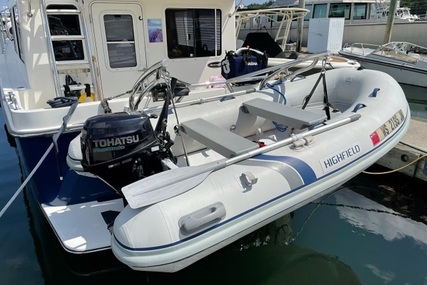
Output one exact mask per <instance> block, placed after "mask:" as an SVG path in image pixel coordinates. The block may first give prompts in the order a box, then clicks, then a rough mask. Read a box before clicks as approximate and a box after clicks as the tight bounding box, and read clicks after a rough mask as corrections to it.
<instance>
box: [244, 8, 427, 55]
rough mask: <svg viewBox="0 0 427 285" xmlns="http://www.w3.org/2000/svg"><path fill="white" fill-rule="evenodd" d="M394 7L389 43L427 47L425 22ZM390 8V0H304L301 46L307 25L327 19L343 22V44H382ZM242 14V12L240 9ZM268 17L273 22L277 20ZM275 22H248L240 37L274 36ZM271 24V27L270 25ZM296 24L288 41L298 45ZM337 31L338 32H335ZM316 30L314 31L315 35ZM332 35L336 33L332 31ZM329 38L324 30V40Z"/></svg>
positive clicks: (304, 43)
mask: <svg viewBox="0 0 427 285" xmlns="http://www.w3.org/2000/svg"><path fill="white" fill-rule="evenodd" d="M299 3H300V1H299V0H296V1H294V0H278V1H275V2H274V3H273V5H272V6H270V7H269V8H271V9H280V8H292V9H296V8H297V7H300V6H299V5H300V4H299ZM396 4H397V7H396V11H395V15H394V19H393V21H394V24H393V32H392V34H391V41H406V42H413V43H417V44H419V45H421V46H427V40H426V38H425V37H422V36H420V35H423V34H424V32H423V31H424V30H425V28H426V25H427V22H426V21H425V20H421V19H419V17H418V16H417V15H413V14H412V13H411V10H410V8H408V7H405V6H400V5H399V1H397V3H396ZM390 6H391V1H390V0H383V1H379V0H363V1H359V0H358V1H354V0H350V1H348V0H306V1H304V7H303V8H305V9H307V10H309V11H310V12H309V13H308V14H307V15H306V16H305V17H304V24H303V34H302V36H303V38H302V39H300V40H301V43H302V46H304V47H308V41H309V37H310V36H309V35H310V30H309V22H310V20H311V19H313V20H316V22H317V20H321V19H324V20H327V19H331V20H333V19H337V18H342V19H344V33H343V35H342V45H344V44H352V43H360V42H366V43H372V44H383V39H384V36H385V34H386V26H387V21H388V16H389V10H390ZM242 11H243V12H244V13H246V12H245V9H242ZM277 17H278V15H276V18H275V17H273V16H271V18H273V19H277ZM275 23H276V22H275V21H274V20H270V19H269V18H264V19H263V20H262V21H257V22H248V23H247V24H246V26H244V27H242V30H241V31H242V32H241V34H242V35H241V38H242V39H244V37H245V33H246V31H245V30H246V29H250V30H260V31H261V30H262V31H268V32H269V33H270V34H271V35H274V34H275V33H276V31H277V29H278V25H275ZM272 24H273V25H272ZM335 25H336V23H335ZM297 26H298V25H297V23H296V22H294V24H293V25H292V27H291V30H290V33H289V34H290V36H289V37H288V38H287V40H288V41H289V42H293V43H295V42H297V41H298V37H299V32H298V28H297ZM338 31H339V30H338ZM318 32H319V31H318V30H316V32H315V33H318ZM334 32H337V30H335V31H334ZM328 37H332V35H329V34H328V33H327V32H326V30H325V32H324V38H326V39H327V38H328Z"/></svg>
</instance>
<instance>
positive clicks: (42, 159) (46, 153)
mask: <svg viewBox="0 0 427 285" xmlns="http://www.w3.org/2000/svg"><path fill="white" fill-rule="evenodd" d="M52 148H53V143H51V144H50V146H49V147H48V148H47V150H46V152H45V153H44V154H43V156H42V158H41V159H40V160H39V162H37V164H36V166H35V167H34V169H33V170H32V171H31V172H30V174H29V175H28V176H27V178H26V179H25V181H24V183H22V185H21V187H19V188H18V190H16V192H15V194H13V196H12V198H10V200H9V202H7V204H6V205H5V206H4V207H3V209H2V210H1V212H0V219H1V217H2V216H3V214H4V213H5V212H6V210H7V209H8V208H9V207H10V205H11V204H12V203H13V201H15V199H16V197H18V195H19V194H20V193H21V192H22V189H24V187H25V186H26V185H27V183H28V181H30V179H31V177H33V175H34V173H35V172H36V171H37V169H39V167H40V165H41V164H42V162H43V161H44V160H45V159H46V157H47V155H48V154H49V152H50V151H51V150H52Z"/></svg>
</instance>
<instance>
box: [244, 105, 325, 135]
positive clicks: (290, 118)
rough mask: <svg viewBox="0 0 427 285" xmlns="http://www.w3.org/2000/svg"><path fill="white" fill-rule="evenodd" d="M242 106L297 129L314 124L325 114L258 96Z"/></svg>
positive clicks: (248, 110) (251, 111) (322, 118)
mask: <svg viewBox="0 0 427 285" xmlns="http://www.w3.org/2000/svg"><path fill="white" fill-rule="evenodd" d="M243 107H244V108H243V110H244V111H245V112H246V113H250V114H253V115H256V116H259V117H263V118H266V119H269V120H272V121H275V122H277V123H280V124H284V125H287V126H291V127H294V128H297V129H303V128H307V127H310V126H314V125H317V124H319V123H322V122H323V121H325V120H326V115H325V114H319V113H315V112H310V111H307V110H303V109H298V108H294V107H291V106H287V105H284V104H281V103H276V102H271V101H267V100H264V99H260V98H257V99H252V100H249V101H247V102H244V103H243Z"/></svg>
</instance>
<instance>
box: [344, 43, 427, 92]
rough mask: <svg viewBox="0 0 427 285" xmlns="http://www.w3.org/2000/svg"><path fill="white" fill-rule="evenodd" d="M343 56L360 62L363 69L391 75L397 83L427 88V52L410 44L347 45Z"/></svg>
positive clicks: (426, 49)
mask: <svg viewBox="0 0 427 285" xmlns="http://www.w3.org/2000/svg"><path fill="white" fill-rule="evenodd" d="M339 53H340V55H342V56H344V57H347V58H350V59H353V60H357V61H358V62H359V63H360V64H361V66H362V67H364V68H369V69H375V70H380V71H383V72H386V73H388V74H390V75H391V76H392V77H393V78H394V79H396V80H397V81H398V82H400V83H403V84H408V85H414V86H420V87H427V83H426V76H427V48H425V47H422V46H419V45H416V44H413V43H408V42H389V43H387V44H383V45H374V44H367V43H355V44H352V45H346V46H344V47H343V49H342V50H340V51H339Z"/></svg>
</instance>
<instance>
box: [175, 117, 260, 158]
mask: <svg viewBox="0 0 427 285" xmlns="http://www.w3.org/2000/svg"><path fill="white" fill-rule="evenodd" d="M181 130H182V131H183V132H184V133H186V134H187V135H188V136H190V137H192V138H193V139H195V140H196V141H198V142H200V143H201V144H203V145H205V146H206V147H208V148H210V149H213V150H214V151H216V152H218V153H219V154H221V155H223V156H225V157H227V158H230V157H233V156H237V155H240V154H242V153H245V152H248V151H251V150H254V149H257V148H258V147H259V146H258V144H257V143H254V142H252V141H250V140H248V139H245V138H244V137H241V136H239V135H237V134H235V133H232V132H230V131H228V130H226V129H223V128H221V127H218V126H216V125H214V124H211V123H210V122H208V121H205V120H203V119H194V120H190V121H187V122H183V123H181Z"/></svg>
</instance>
